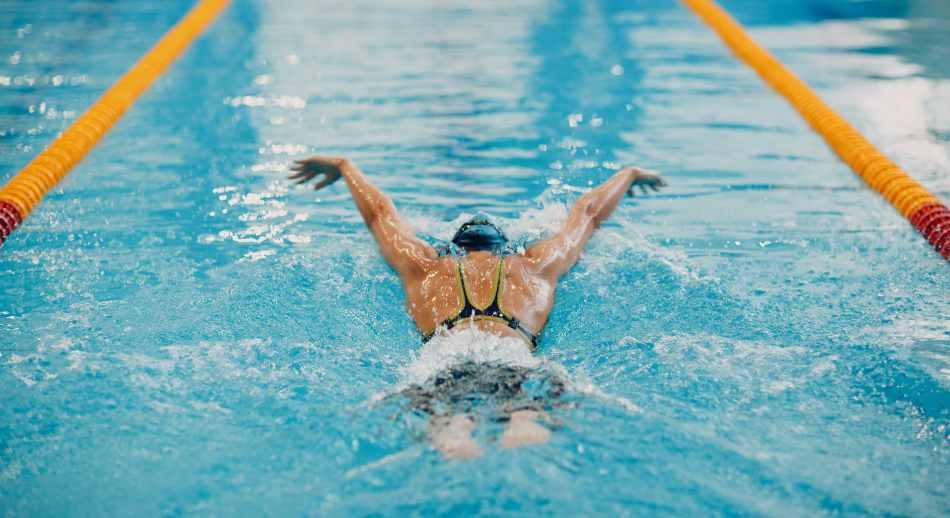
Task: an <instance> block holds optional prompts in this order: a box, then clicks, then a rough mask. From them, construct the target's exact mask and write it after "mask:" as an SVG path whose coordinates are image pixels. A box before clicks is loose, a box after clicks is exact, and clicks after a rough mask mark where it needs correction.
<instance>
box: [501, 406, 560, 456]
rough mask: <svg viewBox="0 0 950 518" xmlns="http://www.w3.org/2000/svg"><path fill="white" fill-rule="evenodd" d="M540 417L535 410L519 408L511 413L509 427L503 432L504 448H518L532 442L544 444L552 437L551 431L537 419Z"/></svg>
mask: <svg viewBox="0 0 950 518" xmlns="http://www.w3.org/2000/svg"><path fill="white" fill-rule="evenodd" d="M538 417H540V414H539V413H538V412H535V411H533V410H519V411H517V412H513V413H512V414H511V420H510V421H508V427H507V428H505V431H504V433H502V434H501V445H502V447H504V448H517V447H519V446H530V445H532V444H544V443H546V442H548V439H550V438H551V431H550V430H548V429H547V428H545V427H543V426H541V425H539V424H538V423H537V422H536V421H535V419H537V418H538Z"/></svg>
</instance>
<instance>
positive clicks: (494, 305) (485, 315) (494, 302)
mask: <svg viewBox="0 0 950 518" xmlns="http://www.w3.org/2000/svg"><path fill="white" fill-rule="evenodd" d="M455 264H456V269H457V272H458V278H459V289H461V290H462V293H461V295H462V297H461V299H462V300H461V301H460V302H461V304H460V306H462V307H461V309H459V311H458V313H456V314H455V316H452V317H450V318H447V319H445V320H444V321H443V322H442V323H441V324H440V325H441V326H445V327H446V329H452V328H453V327H455V326H456V324H458V323H459V322H460V321H462V320H465V319H468V318H471V319H475V320H480V319H494V320H501V321H503V322H505V323H506V324H508V327H510V328H511V329H514V330H516V331H520V332H521V334H523V335H524V336H525V338H527V339H528V341H529V343H530V344H531V349H532V350H534V349H537V348H538V335H536V334H534V333H532V332H531V331H530V330H529V329H528V328H526V327H525V326H524V325H522V324H521V322H520V321H519V320H518V319H517V318H515V317H513V316H509V315H508V314H507V313H505V311H504V310H503V309H502V308H501V293H502V283H503V282H504V280H505V258H504V257H502V258H500V259H499V261H498V274H497V276H496V277H495V279H494V280H495V283H494V284H495V289H494V293H493V294H492V298H491V301H490V302H489V303H488V305H486V306H482V307H478V306H476V305H475V303H474V302H473V301H472V299H471V298H469V295H468V293H469V292H468V288H467V287H466V282H465V267H464V266H462V261H457V262H456V263H455ZM434 334H435V331H433V332H431V333H429V334H428V335H425V336H423V338H422V341H423V343H425V342H427V341H429V339H431V338H432V336H433V335H434Z"/></svg>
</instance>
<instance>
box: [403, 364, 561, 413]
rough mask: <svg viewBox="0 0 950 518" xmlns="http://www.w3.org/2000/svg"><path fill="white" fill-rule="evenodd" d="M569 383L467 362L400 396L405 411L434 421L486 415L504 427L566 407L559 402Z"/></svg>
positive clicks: (545, 374) (553, 375) (546, 373)
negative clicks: (525, 414) (523, 415)
mask: <svg viewBox="0 0 950 518" xmlns="http://www.w3.org/2000/svg"><path fill="white" fill-rule="evenodd" d="M567 391H568V381H567V380H566V379H564V378H563V377H561V375H560V374H558V373H557V372H556V371H554V370H551V369H546V368H531V367H522V366H519V365H504V364H500V363H476V362H473V361H465V362H462V363H459V364H456V365H453V366H451V367H449V368H447V369H445V370H443V371H441V372H439V373H438V374H436V375H434V376H432V377H431V378H429V379H428V380H427V381H426V382H425V383H421V384H412V385H410V386H408V387H406V388H405V389H404V390H402V391H400V392H399V395H401V396H403V397H404V398H406V399H407V400H408V405H407V407H408V409H411V410H413V411H416V412H420V413H423V414H429V415H433V416H445V415H466V414H472V413H473V412H477V411H478V409H480V408H481V409H483V410H484V411H487V412H488V413H489V414H488V416H489V417H490V418H491V419H492V420H494V421H507V420H509V419H510V418H511V414H513V413H514V412H518V411H521V410H531V411H535V412H550V411H552V410H555V409H557V408H562V407H569V406H571V402H570V401H567V400H565V399H564V398H563V397H562V396H564V394H565V393H566V392H567Z"/></svg>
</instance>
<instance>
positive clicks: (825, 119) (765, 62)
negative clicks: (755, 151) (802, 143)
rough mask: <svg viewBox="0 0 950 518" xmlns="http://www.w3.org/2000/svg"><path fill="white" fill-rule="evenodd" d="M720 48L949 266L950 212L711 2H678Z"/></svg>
mask: <svg viewBox="0 0 950 518" xmlns="http://www.w3.org/2000/svg"><path fill="white" fill-rule="evenodd" d="M682 1H683V3H684V4H686V6H687V7H689V8H690V9H692V11H693V12H694V13H696V15H698V16H699V18H700V19H702V20H703V22H705V23H706V25H708V26H709V27H710V28H711V29H712V30H714V31H715V32H716V33H717V34H718V35H719V37H720V38H721V39H722V41H723V43H725V44H726V46H728V47H729V48H730V49H731V50H732V52H733V53H734V54H735V55H736V56H737V57H738V58H739V59H740V60H742V61H743V62H745V63H746V64H747V65H749V66H750V67H751V68H752V69H754V70H755V72H756V73H757V74H758V75H759V77H761V78H762V79H763V80H764V81H765V82H766V83H768V84H769V86H771V87H772V88H773V89H774V90H775V91H777V92H778V93H779V94H781V95H782V96H783V97H785V99H786V100H787V101H788V102H789V104H791V105H792V106H793V107H794V108H795V109H796V110H797V111H798V113H799V114H801V116H802V117H803V118H804V119H805V120H806V121H808V123H809V124H810V125H811V127H812V128H813V129H814V130H815V132H817V133H818V134H820V135H821V136H822V137H823V138H824V139H825V142H827V143H828V145H829V146H830V147H831V148H832V149H833V150H834V151H835V153H837V154H838V156H839V157H841V159H842V160H843V161H844V162H845V163H847V164H848V165H849V166H850V167H851V169H852V170H854V172H855V173H857V174H858V176H860V177H861V178H863V179H864V181H865V182H867V184H868V185H870V186H871V188H872V189H874V190H875V191H877V192H878V193H880V194H881V195H882V196H884V198H885V199H887V201H888V202H890V203H891V205H893V206H894V207H895V208H896V209H897V210H898V211H899V212H900V213H901V214H902V215H903V216H904V217H905V218H906V219H907V220H908V221H909V222H910V223H911V225H913V226H914V228H916V229H917V230H918V231H919V232H920V233H921V234H922V235H923V236H924V237H925V238H926V239H927V241H928V242H930V244H931V245H933V247H934V248H935V249H936V250H937V251H938V252H939V253H940V254H941V255H942V256H943V258H944V259H947V260H948V261H950V209H947V207H946V206H945V205H944V204H943V203H941V201H940V200H939V199H938V198H937V197H936V196H934V195H933V194H931V193H930V192H929V191H928V190H927V189H925V188H924V187H923V186H922V185H920V184H919V183H917V181H915V180H914V179H913V178H911V177H910V175H908V174H907V173H906V172H904V170H903V169H901V168H900V166H898V165H897V164H895V163H894V162H892V161H891V160H890V159H889V158H888V157H887V156H885V155H884V154H883V153H881V152H880V151H879V150H878V149H877V148H876V147H875V146H874V144H872V143H871V142H870V141H868V140H867V139H866V138H865V137H864V135H862V134H861V133H860V132H859V131H858V130H857V129H855V128H854V127H853V126H852V125H851V124H850V123H849V122H848V121H847V120H846V119H845V118H844V117H842V116H841V115H839V114H838V113H836V112H835V111H834V110H832V109H831V107H829V106H828V105H827V104H825V102H824V101H822V100H821V98H820V97H819V96H818V94H816V93H815V92H814V91H813V90H812V89H811V88H810V87H809V86H808V85H807V84H805V82H804V81H802V80H801V79H799V78H798V77H797V76H796V75H795V74H794V73H792V72H791V71H790V70H789V69H788V68H787V67H786V66H785V65H783V64H782V62H781V61H779V60H778V59H777V58H775V57H774V56H773V55H772V54H771V53H769V51H767V50H765V49H764V48H763V47H761V46H760V45H759V44H758V43H756V42H755V40H753V39H752V37H750V36H749V34H748V33H747V32H746V31H745V29H743V27H742V26H741V25H740V24H739V23H738V22H737V21H736V20H735V19H733V18H732V16H731V15H730V14H729V13H728V12H726V10H725V9H723V8H722V7H720V6H719V5H718V4H717V3H716V2H715V1H713V0H682Z"/></svg>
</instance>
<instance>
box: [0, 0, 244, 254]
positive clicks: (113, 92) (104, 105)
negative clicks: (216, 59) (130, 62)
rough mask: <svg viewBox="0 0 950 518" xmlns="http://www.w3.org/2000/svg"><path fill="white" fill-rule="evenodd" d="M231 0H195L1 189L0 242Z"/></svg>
mask: <svg viewBox="0 0 950 518" xmlns="http://www.w3.org/2000/svg"><path fill="white" fill-rule="evenodd" d="M229 3H230V0H200V1H199V2H198V3H197V4H196V5H195V6H194V7H193V8H192V9H191V10H190V11H189V12H188V14H186V15H185V16H184V17H183V18H182V19H181V20H179V21H178V23H177V24H175V26H174V27H172V28H171V29H170V30H169V31H168V32H166V33H165V35H164V36H162V38H161V39H160V40H159V41H158V43H156V44H155V46H153V47H152V48H151V49H150V50H149V51H148V52H147V53H145V55H144V56H142V58H141V59H140V60H139V61H138V62H137V63H136V64H135V65H134V66H133V67H132V68H131V69H129V71H128V72H126V73H125V75H123V76H122V77H121V78H119V80H118V81H116V82H115V83H114V84H113V85H112V86H111V87H109V89H108V90H106V92H105V93H104V94H102V96H101V97H99V99H98V100H97V101H96V102H95V103H94V104H93V105H92V106H91V107H89V109H88V110H86V112H85V113H83V114H82V115H81V116H80V117H79V118H78V119H76V121H75V122H73V123H72V124H71V125H70V126H69V127H68V128H66V130H65V131H63V132H62V133H61V134H60V135H59V136H58V137H57V138H56V139H55V140H53V142H52V144H50V145H49V146H48V147H47V148H46V149H45V150H43V151H42V152H41V153H39V154H38V155H37V156H36V157H34V158H33V160H32V161H30V163H29V164H27V165H26V167H24V168H23V169H21V170H20V172H18V173H17V174H16V176H14V177H13V178H11V179H10V181H9V182H7V184H6V185H5V186H4V187H3V188H2V189H0V245H2V244H3V242H4V241H5V240H6V238H7V237H9V235H10V233H11V232H13V229H15V228H16V227H17V226H18V225H20V224H21V223H22V222H23V220H24V219H26V217H27V216H28V215H29V214H30V212H32V211H33V208H34V207H36V205H37V204H38V203H39V202H40V200H41V199H42V198H43V196H44V195H45V194H46V193H47V192H49V190H50V189H52V188H53V186H54V185H56V184H57V183H58V182H59V181H60V180H62V179H63V177H64V176H66V174H68V173H69V171H70V170H71V169H72V168H73V166H75V165H76V164H77V163H79V161H80V160H82V158H83V157H84V156H86V154H87V153H89V151H90V150H91V149H92V148H93V147H95V145H96V144H97V143H98V142H99V140H100V139H101V138H102V136H103V135H105V134H106V132H108V131H109V129H110V128H112V126H113V125H115V123H116V122H117V121H118V120H119V118H121V117H122V115H123V114H124V113H125V112H126V110H128V109H129V108H130V107H132V105H133V104H134V103H135V101H136V100H137V99H138V98H139V96H140V95H142V92H144V91H145V90H146V89H147V88H148V87H149V85H151V84H152V82H154V81H155V80H156V79H157V78H158V77H159V76H160V75H162V73H163V72H164V71H165V70H166V69H167V68H168V66H169V65H171V64H172V62H173V61H175V59H176V58H178V56H180V55H181V54H182V52H184V50H185V49H186V48H187V47H188V45H189V44H190V43H191V42H192V41H193V40H194V39H195V38H196V37H198V35H200V34H201V33H202V32H203V31H204V30H205V29H206V28H207V27H208V26H209V25H210V24H211V22H213V21H214V20H215V18H217V16H218V15H219V14H220V13H221V12H222V11H223V10H224V8H225V7H227V5H228V4H229Z"/></svg>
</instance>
